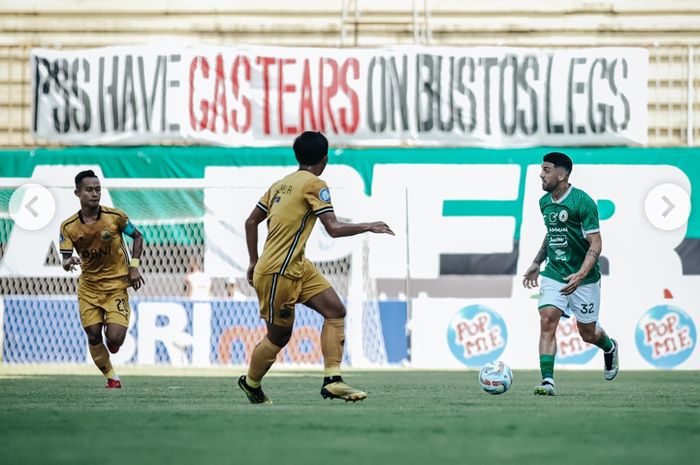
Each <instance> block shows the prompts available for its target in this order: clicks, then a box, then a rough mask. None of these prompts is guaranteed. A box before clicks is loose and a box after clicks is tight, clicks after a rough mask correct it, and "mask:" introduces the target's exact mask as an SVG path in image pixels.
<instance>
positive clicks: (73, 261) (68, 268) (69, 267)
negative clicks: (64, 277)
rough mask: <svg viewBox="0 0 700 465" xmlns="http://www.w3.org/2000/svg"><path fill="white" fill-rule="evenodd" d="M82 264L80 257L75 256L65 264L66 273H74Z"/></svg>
mask: <svg viewBox="0 0 700 465" xmlns="http://www.w3.org/2000/svg"><path fill="white" fill-rule="evenodd" d="M81 264H82V261H81V260H80V257H77V256H75V255H73V256H72V257H70V258H69V259H68V260H66V261H65V262H64V263H63V269H64V270H66V271H73V270H75V267H76V266H80V265H81Z"/></svg>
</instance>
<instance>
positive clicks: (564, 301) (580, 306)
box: [538, 276, 600, 323]
mask: <svg viewBox="0 0 700 465" xmlns="http://www.w3.org/2000/svg"><path fill="white" fill-rule="evenodd" d="M565 286H566V284H564V283H560V282H558V281H555V280H553V279H550V278H547V277H546V276H542V281H541V283H540V301H539V305H538V307H539V308H542V307H548V306H551V307H557V308H558V309H559V310H561V311H562V313H564V316H565V317H567V318H569V317H571V315H572V314H573V315H574V316H575V317H576V321H579V322H581V323H594V322H596V321H598V312H599V311H600V281H598V282H595V283H590V284H582V285H580V286H579V287H578V289H576V290H575V291H574V292H573V293H572V294H569V295H564V294H562V293H561V292H559V291H560V290H561V289H562V288H564V287H565Z"/></svg>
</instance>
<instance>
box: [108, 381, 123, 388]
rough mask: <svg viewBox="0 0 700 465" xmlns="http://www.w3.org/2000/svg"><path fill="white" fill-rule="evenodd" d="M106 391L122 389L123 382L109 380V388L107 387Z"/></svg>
mask: <svg viewBox="0 0 700 465" xmlns="http://www.w3.org/2000/svg"><path fill="white" fill-rule="evenodd" d="M105 388H106V389H121V388H122V382H121V381H119V380H118V379H112V378H109V379H108V380H107V386H105Z"/></svg>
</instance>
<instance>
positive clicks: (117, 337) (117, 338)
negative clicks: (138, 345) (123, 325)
mask: <svg viewBox="0 0 700 465" xmlns="http://www.w3.org/2000/svg"><path fill="white" fill-rule="evenodd" d="M124 339H126V333H122V334H118V333H114V334H111V333H107V340H108V341H109V343H110V344H112V345H115V346H117V347H121V346H122V344H124Z"/></svg>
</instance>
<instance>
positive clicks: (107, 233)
mask: <svg viewBox="0 0 700 465" xmlns="http://www.w3.org/2000/svg"><path fill="white" fill-rule="evenodd" d="M100 237H101V238H102V240H103V241H104V242H109V241H111V240H112V237H113V235H112V231H110V230H109V229H105V230H103V231H102V233H101V234H100Z"/></svg>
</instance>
